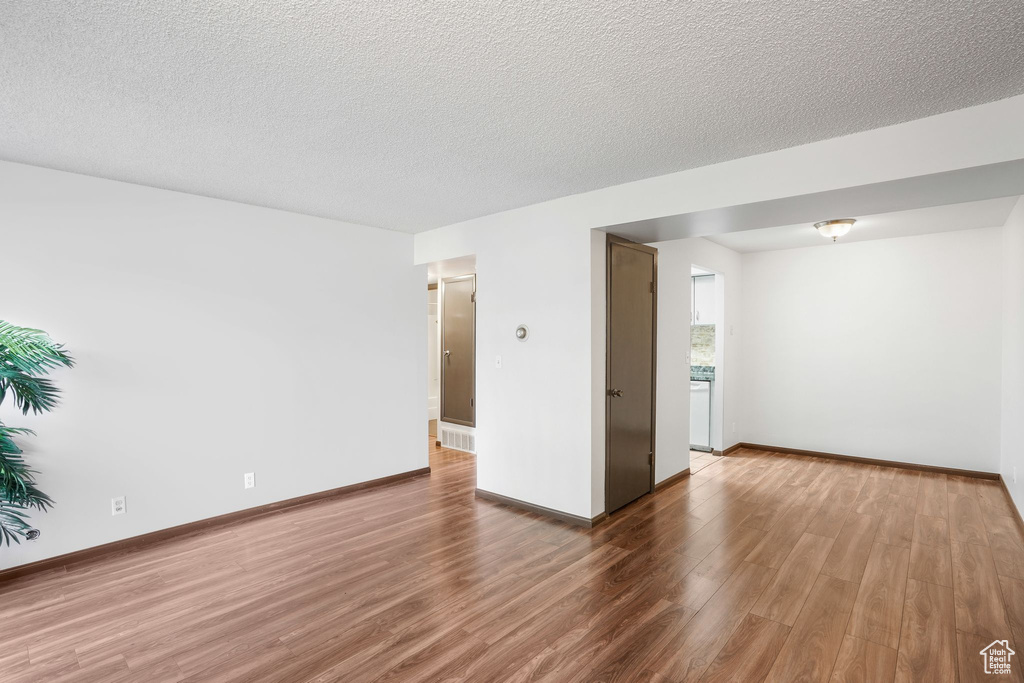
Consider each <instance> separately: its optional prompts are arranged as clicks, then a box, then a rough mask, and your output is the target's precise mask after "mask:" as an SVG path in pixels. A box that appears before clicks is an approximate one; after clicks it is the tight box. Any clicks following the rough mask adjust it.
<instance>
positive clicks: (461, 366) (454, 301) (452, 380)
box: [441, 275, 476, 427]
mask: <svg viewBox="0 0 1024 683" xmlns="http://www.w3.org/2000/svg"><path fill="white" fill-rule="evenodd" d="M443 284H444V292H443V299H442V302H441V419H442V420H444V421H445V422H454V423H455V424H460V425H466V426H469V427H475V426H476V275H460V276H459V277H450V278H445V280H444V282H443Z"/></svg>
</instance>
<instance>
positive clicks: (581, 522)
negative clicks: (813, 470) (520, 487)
mask: <svg viewBox="0 0 1024 683" xmlns="http://www.w3.org/2000/svg"><path fill="white" fill-rule="evenodd" d="M476 497H477V498H482V499H484V500H489V501H491V502H492V503H501V504H502V505H508V506H509V507H512V508H517V509H519V510H525V511H526V512H534V513H536V514H538V515H543V516H544V517H551V518H552V519H557V520H558V521H560V522H566V523H568V524H574V525H576V526H581V527H583V528H585V529H590V528H592V527H595V526H597V525H598V524H599V523H600V522H601V521H602V520H603V519H605V518H606V517H607V516H608V513H606V512H602V513H600V514H598V515H596V516H594V517H580V516H579V515H571V514H569V513H568V512H562V511H560V510H552V509H551V508H546V507H544V506H543V505H534V504H533V503H527V502H526V501H525V500H519V499H518V498H509V497H508V496H503V495H501V494H500V493H492V492H491V491H485V490H484V489H477V490H476Z"/></svg>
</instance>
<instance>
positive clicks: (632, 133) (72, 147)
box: [0, 0, 1024, 232]
mask: <svg viewBox="0 0 1024 683" xmlns="http://www.w3.org/2000/svg"><path fill="white" fill-rule="evenodd" d="M1022 35H1024V2H1021V0H972V1H970V2H946V1H939V0H899V1H898V2H894V1H893V0H860V1H858V2H840V1H839V0H835V1H833V2H820V1H818V0H805V1H793V0H781V1H780V0H744V1H732V2H637V1H636V0H619V1H612V2H610V1H606V0H605V1H601V0H575V1H574V2H571V3H570V2H565V1H564V0H554V1H550V2H544V1H541V0H519V1H517V2H511V1H504V2H501V1H498V0H492V1H491V2H470V1H468V0H451V1H449V2H435V1H431V0H403V1H401V2H355V1H352V0H213V1H211V0H174V1H173V2H172V1H170V0H91V1H89V2H86V1H84V0H30V1H27V0H0V158H3V159H6V160H9V161H19V162H24V163H29V164H37V165H40V166H47V167H52V168H58V169H64V170H69V171H77V172H80V173H87V174H91V175H97V176H102V177H107V178H115V179H119V180H126V181H131V182H136V183H143V184H146V185H153V186H157V187H164V188H170V189H176V190H182V191H185V192H192V193H196V194H202V195H209V196H213V197H221V198H226V199H233V200H237V201H242V202H248V203H252V204H259V205H264V206H271V207H276V208H281V209H288V210H292V211H298V212H302V213H309V214H314V215H320V216H327V217H332V218H339V219H343V220H346V221H352V222H356V223H364V224H367V225H375V226H380V227H387V228H393V229H397V230H404V231H409V232H416V231H420V230H424V229H428V228H432V227H436V226H439V225H444V224H447V223H451V222H455V221H459V220H464V219H468V218H472V217H475V216H480V215H484V214H488V213H493V212H496V211H501V210H504V209H509V208H513V207H517V206H523V205H526V204H531V203H534V202H538V201H542V200H546V199H551V198H555V197H560V196H564V195H567V194H573V193H577V192H581V191H586V190H592V189H597V188H600V187H606V186H609V185H615V184H618V183H622V182H626V181H630V180H637V179H640V178H645V177H650V176H655V175H661V174H664V173H668V172H671V171H677V170H682V169H686V168H693V167H696V166H702V165H705V164H709V163H714V162H718V161H723V160H727V159H731V158H737V157H741V156H747V155H750V154H754V153H758V152H765V151H770V150H774V149H781V148H784V147H790V146H793V145H796V144H801V143H806V142H810V141H814V140H820V139H825V138H829V137H835V136H838V135H843V134H846V133H851V132H855V131H860V130H866V129H870V128H876V127H879V126H884V125H888V124H892V123H896V122H900V121H906V120H911V119H915V118H920V117H923V116H927V115H930V114H935V113H939V112H943V111H949V110H952V109H959V108H962V107H966V106H970V105H973V104H979V103H982V102H987V101H991V100H996V99H1000V98H1003V97H1008V96H1011V95H1016V94H1020V93H1022V92H1024V40H1021V36H1022Z"/></svg>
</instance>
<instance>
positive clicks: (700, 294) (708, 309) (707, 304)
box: [690, 275, 715, 325]
mask: <svg viewBox="0 0 1024 683" xmlns="http://www.w3.org/2000/svg"><path fill="white" fill-rule="evenodd" d="M690 281H691V282H692V292H693V306H692V308H691V309H690V311H691V313H690V318H691V319H690V323H691V324H693V325H714V324H715V276H714V275H698V276H696V277H692V278H690Z"/></svg>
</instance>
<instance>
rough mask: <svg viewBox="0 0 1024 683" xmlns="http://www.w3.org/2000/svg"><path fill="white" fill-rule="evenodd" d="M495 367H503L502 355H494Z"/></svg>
mask: <svg viewBox="0 0 1024 683" xmlns="http://www.w3.org/2000/svg"><path fill="white" fill-rule="evenodd" d="M494 367H496V368H498V369H499V370H500V369H501V356H495V357H494Z"/></svg>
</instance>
